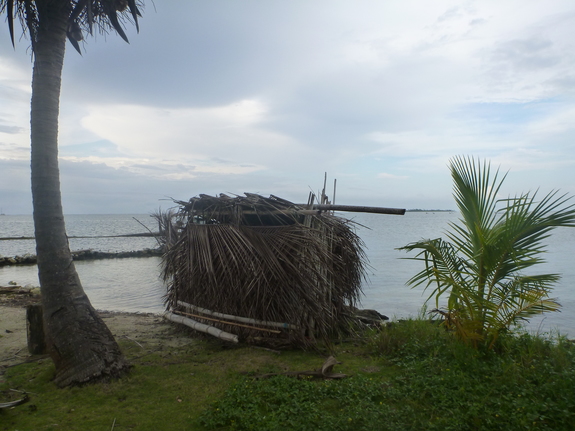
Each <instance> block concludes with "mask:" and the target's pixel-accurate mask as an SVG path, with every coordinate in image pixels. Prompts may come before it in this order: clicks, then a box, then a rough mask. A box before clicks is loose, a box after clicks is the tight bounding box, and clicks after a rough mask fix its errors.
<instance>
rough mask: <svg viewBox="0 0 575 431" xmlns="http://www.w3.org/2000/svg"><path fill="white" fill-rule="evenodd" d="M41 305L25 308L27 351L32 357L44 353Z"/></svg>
mask: <svg viewBox="0 0 575 431" xmlns="http://www.w3.org/2000/svg"><path fill="white" fill-rule="evenodd" d="M42 315H43V313H42V305H40V304H32V305H28V307H26V333H27V337H28V351H29V352H30V353H31V354H32V355H42V354H44V353H46V341H45V336H44V321H43V316H42Z"/></svg>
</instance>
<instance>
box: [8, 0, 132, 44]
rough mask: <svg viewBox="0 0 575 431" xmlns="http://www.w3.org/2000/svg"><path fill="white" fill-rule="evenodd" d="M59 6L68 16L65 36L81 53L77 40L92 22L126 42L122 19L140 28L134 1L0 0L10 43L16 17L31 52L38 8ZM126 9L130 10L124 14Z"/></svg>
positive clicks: (37, 20)
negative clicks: (28, 36)
mask: <svg viewBox="0 0 575 431" xmlns="http://www.w3.org/2000/svg"><path fill="white" fill-rule="evenodd" d="M52 7H58V8H60V9H61V10H63V11H64V12H65V13H66V14H67V16H68V23H67V29H66V36H67V37H68V40H69V41H70V43H72V45H73V46H74V48H75V49H76V50H77V51H78V52H79V53H80V54H81V53H82V52H81V51H80V45H79V43H78V42H80V41H81V40H83V39H84V36H83V32H84V31H88V32H89V33H90V34H92V30H93V26H94V24H95V25H96V26H97V27H98V28H99V29H100V31H101V32H106V31H107V29H109V28H113V29H114V30H116V32H117V33H118V34H119V35H120V36H121V37H122V39H124V40H125V41H126V42H128V37H127V36H126V33H125V32H124V29H123V28H122V21H124V20H126V19H130V18H131V19H132V20H133V22H134V25H135V26H136V29H137V30H138V31H139V30H140V28H139V24H138V17H139V16H141V14H140V10H139V9H138V5H137V4H136V0H76V1H72V0H52V1H50V0H48V1H40V2H38V1H35V0H0V12H5V13H6V17H7V21H8V29H9V32H10V38H11V40H12V45H14V19H15V18H19V19H20V23H21V24H22V28H23V29H27V30H28V33H29V35H30V41H31V45H32V51H34V47H35V43H36V41H37V40H38V28H39V26H40V16H41V15H42V10H41V9H47V8H52ZM126 12H129V14H128V13H126Z"/></svg>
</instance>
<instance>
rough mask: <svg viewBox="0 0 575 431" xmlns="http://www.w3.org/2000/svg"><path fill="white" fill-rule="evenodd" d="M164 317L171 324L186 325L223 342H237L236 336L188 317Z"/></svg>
mask: <svg viewBox="0 0 575 431" xmlns="http://www.w3.org/2000/svg"><path fill="white" fill-rule="evenodd" d="M164 317H165V318H166V319H168V320H170V321H172V322H175V323H181V324H182V325H186V326H188V327H190V328H192V329H195V330H196V331H200V332H205V333H206V334H210V335H213V336H214V337H217V338H219V339H221V340H224V341H230V342H232V343H237V342H238V336H237V335H234V334H230V333H229V332H225V331H222V330H221V329H218V328H216V327H214V326H210V325H205V324H203V323H200V322H196V321H195V320H192V319H190V318H188V317H184V316H178V315H177V314H174V313H171V312H169V311H168V312H166V313H165V314H164Z"/></svg>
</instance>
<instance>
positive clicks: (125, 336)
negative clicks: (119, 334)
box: [124, 335, 144, 349]
mask: <svg viewBox="0 0 575 431" xmlns="http://www.w3.org/2000/svg"><path fill="white" fill-rule="evenodd" d="M124 338H127V339H128V340H130V341H133V342H134V343H136V344H137V345H138V346H140V347H141V348H142V349H143V348H144V346H142V345H141V344H140V343H138V342H137V341H136V340H134V339H132V338H130V337H128V336H127V335H124Z"/></svg>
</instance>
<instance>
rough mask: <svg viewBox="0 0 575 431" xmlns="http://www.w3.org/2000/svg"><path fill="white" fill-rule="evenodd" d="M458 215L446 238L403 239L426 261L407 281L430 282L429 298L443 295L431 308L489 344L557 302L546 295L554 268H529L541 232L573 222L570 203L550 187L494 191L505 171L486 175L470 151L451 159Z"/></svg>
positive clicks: (537, 254)
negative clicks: (511, 193) (442, 305)
mask: <svg viewBox="0 0 575 431" xmlns="http://www.w3.org/2000/svg"><path fill="white" fill-rule="evenodd" d="M450 167H451V176H452V178H453V181H454V187H453V188H454V197H455V201H456V203H457V206H458V208H459V211H460V214H461V219H460V220H459V223H451V224H450V228H451V231H449V232H448V233H447V238H448V240H449V241H445V240H443V239H441V238H437V239H432V240H430V239H427V240H422V241H418V242H414V243H411V244H408V245H406V246H405V247H402V248H401V249H402V250H406V251H412V250H419V251H420V252H419V254H418V255H417V256H416V257H414V258H412V259H414V260H420V261H423V262H424V263H425V268H424V269H423V270H421V271H420V272H419V273H417V274H416V275H415V276H414V277H413V278H411V279H410V280H409V281H408V284H411V285H412V286H418V285H421V284H424V285H425V287H426V288H430V287H431V288H432V289H431V290H432V291H431V294H430V295H429V297H428V300H429V299H431V298H434V297H435V300H436V306H437V307H438V308H439V300H440V298H441V297H444V296H446V297H447V304H446V305H447V307H446V309H444V310H435V311H437V312H439V313H440V314H442V315H443V316H444V318H445V323H446V324H447V325H448V326H450V327H452V328H454V329H455V331H456V333H457V334H458V335H459V336H460V337H461V338H463V339H465V340H467V341H470V342H471V343H472V344H474V345H475V346H480V345H484V346H487V347H488V348H491V347H493V345H494V343H495V341H496V340H497V337H498V335H499V334H500V333H501V332H502V331H505V330H507V329H509V328H510V327H511V326H512V325H514V324H516V323H518V322H519V321H521V320H528V319H529V318H530V317H532V316H534V315H537V314H540V313H544V312H547V311H557V310H558V309H559V307H560V305H559V303H558V302H557V301H556V300H555V299H552V298H549V294H550V292H551V288H552V287H553V285H554V284H555V283H556V282H557V281H558V280H559V275H558V274H539V275H533V273H532V270H531V268H532V267H533V266H534V265H537V264H539V263H542V262H543V261H544V260H543V259H542V257H541V255H542V253H543V252H544V251H545V246H544V244H543V240H545V239H546V238H548V237H549V235H550V232H551V231H552V230H553V229H554V228H556V227H560V226H570V227H573V226H575V204H568V201H569V199H570V198H569V197H567V196H566V195H558V194H557V192H551V193H549V194H548V195H546V196H545V197H543V199H541V200H539V201H537V200H536V195H537V193H534V194H530V193H525V194H522V195H519V196H515V197H512V198H507V199H500V198H498V193H499V191H500V189H501V186H502V184H503V181H504V180H505V176H503V178H501V179H500V180H499V179H498V174H499V172H498V171H497V172H496V173H495V174H494V175H491V172H490V166H489V164H488V163H486V162H484V163H483V164H481V163H480V161H479V160H477V161H475V160H474V159H473V158H464V157H456V158H454V159H453V160H451V163H450Z"/></svg>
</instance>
